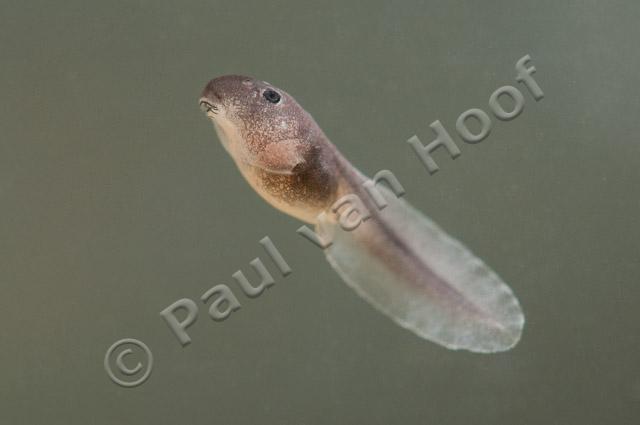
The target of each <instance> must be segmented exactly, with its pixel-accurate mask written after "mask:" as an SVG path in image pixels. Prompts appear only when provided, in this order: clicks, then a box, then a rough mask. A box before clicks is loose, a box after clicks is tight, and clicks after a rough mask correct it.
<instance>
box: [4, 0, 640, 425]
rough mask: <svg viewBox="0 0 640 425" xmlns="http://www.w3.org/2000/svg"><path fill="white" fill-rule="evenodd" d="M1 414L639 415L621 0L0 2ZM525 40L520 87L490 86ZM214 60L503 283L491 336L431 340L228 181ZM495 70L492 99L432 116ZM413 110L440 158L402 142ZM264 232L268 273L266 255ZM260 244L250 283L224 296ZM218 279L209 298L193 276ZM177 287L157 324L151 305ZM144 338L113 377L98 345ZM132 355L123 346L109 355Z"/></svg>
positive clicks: (20, 418) (636, 284)
mask: <svg viewBox="0 0 640 425" xmlns="http://www.w3.org/2000/svg"><path fill="white" fill-rule="evenodd" d="M0 10H1V13H0V35H1V37H0V40H2V41H1V42H0V46H1V47H2V57H3V62H2V66H1V67H0V77H1V78H0V81H2V87H3V90H2V102H1V105H2V111H1V115H0V116H1V117H2V118H0V120H1V122H2V127H1V128H2V139H1V140H0V202H1V205H2V209H1V211H2V220H1V221H0V240H1V241H2V242H1V243H0V253H1V254H2V257H1V258H2V262H1V263H0V289H1V290H2V301H0V318H1V319H2V324H3V326H2V330H0V345H1V348H0V364H1V365H2V366H0V372H1V375H0V376H1V377H2V379H1V380H0V422H2V423H7V424H41V423H47V424H76V423H77V424H114V423H117V424H129V423H130V424H134V423H135V424H141V423H153V424H164V423H167V424H168V423H189V424H204V423H221V424H222V423H229V424H256V423H264V424H344V423H354V424H358V423H369V424H390V423H391V424H396V423H397V424H430V423H436V424H439V423H443V424H469V423H479V424H520V423H527V424H529V423H540V424H543V423H544V424H556V423H557V424H602V423H615V424H632V423H636V422H637V421H638V417H639V415H640V363H639V358H640V357H639V354H640V314H639V313H638V311H639V310H638V306H637V304H638V301H639V300H640V281H639V278H640V261H639V249H638V240H640V222H639V221H638V217H639V213H640V203H639V201H638V196H637V193H638V184H639V183H640V147H639V146H640V145H639V140H638V124H637V122H638V120H637V115H638V113H639V112H640V98H639V97H638V95H637V92H638V83H639V81H638V77H637V75H638V67H639V66H640V56H639V55H638V53H637V50H638V49H637V41H638V39H639V36H640V31H638V25H637V18H638V17H639V16H640V6H638V5H637V4H636V3H635V2H632V1H626V2H613V3H611V2H609V3H607V4H604V3H602V2H595V1H585V2H574V1H571V2H562V3H558V2H551V1H544V2H527V3H525V2H522V3H521V4H516V3H514V2H513V1H510V2H507V1H494V2H492V3H491V4H486V3H483V4H479V3H477V2H471V1H467V2H462V1H453V2H442V3H436V2H421V1H410V2H404V3H403V4H392V3H391V2H383V1H375V2H366V3H365V2H352V3H349V4H344V2H337V1H336V2H331V3H324V4H319V3H313V2H311V3H308V4H301V3H300V2H295V1H279V2H270V3H268V4H267V3H266V2H259V1H254V2H235V3H227V2H218V1H210V2H180V3H175V4H158V2H150V1H140V2H117V3H113V2H101V3H100V2H94V3H92V4H89V3H87V2H79V1H75V2H64V3H55V4H54V3H47V2H41V3H40V4H38V3H37V2H31V3H29V4H26V3H25V4H14V5H8V4H6V5H3V6H1V7H0ZM526 54H529V55H531V57H532V62H531V64H532V65H534V66H535V67H536V69H537V72H536V73H535V74H533V76H534V78H535V79H536V81H537V82H538V84H539V85H540V87H541V89H542V90H543V91H544V98H543V99H542V100H540V101H538V102H536V101H535V100H534V99H533V97H532V96H531V94H530V92H529V91H527V89H526V88H525V86H524V85H523V84H522V83H518V82H516V79H515V78H516V70H515V68H514V65H515V63H516V61H517V60H518V59H519V58H521V57H522V56H524V55H526ZM228 73H241V74H248V75H252V76H255V77H258V78H261V79H264V80H266V81H269V82H271V83H273V84H275V85H277V86H279V87H282V88H284V89H286V90H287V91H288V92H290V93H291V94H292V95H294V96H295V97H296V98H297V99H298V101H299V102H300V103H301V104H302V105H303V106H304V107H305V108H306V109H307V110H308V111H309V112H311V113H312V114H313V115H314V117H315V118H316V120H317V121H318V123H319V124H320V126H321V127H322V128H323V129H324V131H325V132H326V133H327V135H328V136H329V137H330V138H331V139H332V141H333V142H334V143H335V144H336V145H338V146H339V148H340V149H341V150H342V151H343V152H344V154H345V155H346V156H347V157H348V158H349V159H350V160H352V162H353V163H354V164H355V165H356V166H358V167H359V168H360V169H362V170H363V171H365V172H367V173H369V174H373V173H375V172H376V171H377V170H380V169H385V168H386V169H390V170H392V171H393V172H394V173H395V174H396V175H397V176H398V178H399V179H400V181H401V182H402V183H403V185H404V186H405V189H406V192H407V195H406V196H407V198H408V199H409V200H410V201H411V202H412V203H413V204H414V205H416V206H417V207H419V208H420V209H421V210H423V211H425V212H426V213H427V214H428V215H429V216H430V217H431V218H433V219H434V220H435V221H436V222H438V223H439V224H440V225H441V226H443V227H444V228H445V229H447V230H448V231H449V232H450V233H451V234H453V235H454V236H456V237H457V238H459V239H461V240H462V241H464V242H465V243H466V244H467V245H468V246H469V247H470V248H472V249H473V251H474V252H476V253H477V254H478V255H479V256H481V257H482V258H483V259H485V260H486V261H487V262H488V263H489V264H490V265H491V266H492V267H493V268H494V269H495V270H496V271H498V273H499V274H500V275H501V276H502V277H503V278H504V279H505V280H506V281H507V282H508V283H509V284H510V286H511V287H512V288H513V289H514V291H515V292H516V294H517V295H518V297H519V299H520V302H521V303H522V306H523V309H524V311H525V314H526V317H527V325H526V327H525V332H524V335H523V338H522V341H521V342H520V344H519V345H518V346H517V347H516V348H515V349H514V350H512V351H509V352H507V353H503V354H497V355H478V354H471V353H465V352H454V351H449V350H446V349H444V348H441V347H439V346H436V345H435V344H432V343H429V342H426V341H423V340H420V339H418V338H417V337H415V336H414V335H413V334H411V333H409V332H407V331H405V330H402V329H400V328H399V327H397V326H396V325H394V324H393V323H392V322H391V321H389V320H388V319H387V318H385V317H384V316H382V315H381V314H379V313H377V312H376V311H375V310H373V309H372V308H370V307H369V306H368V305H367V304H366V303H365V302H363V301H362V300H361V299H360V298H358V297H357V296H356V295H355V294H354V293H353V292H352V291H351V290H350V289H349V288H347V287H346V286H345V285H344V284H343V283H342V281H341V280H340V278H339V277H338V276H337V275H336V274H335V272H334V271H333V270H332V269H331V268H330V267H329V266H328V265H327V263H326V261H325V260H324V257H323V255H322V252H321V251H320V250H319V249H318V248H317V247H315V246H314V245H312V244H311V243H309V242H308V241H307V240H305V239H303V238H301V237H300V236H299V235H297V234H296V232H295V230H296V229H297V228H298V227H299V225H300V223H299V222H297V221H296V220H294V219H291V218H289V217H286V216H284V215H283V214H281V213H279V212H277V211H275V210H274V209H273V208H271V207H270V206H268V205H267V204H265V203H264V202H263V201H262V200H261V199H259V198H258V196H256V195H255V193H254V192H253V191H252V190H251V189H250V188H249V187H248V185H247V184H246V183H245V182H244V181H243V180H242V178H241V177H240V175H239V173H238V172H237V170H236V168H235V166H234V165H233V163H232V161H231V159H230V158H229V157H228V155H227V154H226V153H225V152H224V150H223V148H222V147H221V146H220V144H219V142H218V140H217V139H216V136H215V134H214V132H213V129H212V126H211V124H210V122H208V120H206V118H204V117H203V115H202V113H201V112H200V111H199V110H198V105H197V99H198V95H199V93H200V90H201V89H202V87H203V86H204V84H205V83H206V82H207V81H208V80H209V79H210V78H212V77H214V76H218V75H223V74H228ZM504 85H513V86H516V87H518V88H519V89H520V90H521V91H522V92H523V94H524V100H525V105H524V111H523V112H522V114H521V115H520V116H518V117H517V118H515V119H513V120H511V121H507V122H502V121H498V120H496V119H495V118H494V119H493V121H492V124H493V126H492V131H491V134H490V135H489V136H488V137H487V138H486V139H485V140H484V141H482V142H481V143H478V144H473V145H472V144H466V143H464V142H463V141H462V140H461V139H460V138H459V137H458V136H457V135H456V132H455V122H456V119H457V117H458V116H459V115H460V114H461V113H462V112H464V111H466V110H468V109H469V108H474V107H476V108H481V109H483V110H485V111H487V112H488V111H489V110H490V109H489V106H488V100H489V96H490V95H491V93H493V91H494V90H495V89H497V88H498V87H501V86H504ZM435 120H440V121H441V122H442V124H443V125H444V126H445V128H447V130H448V131H449V132H450V133H451V134H452V136H453V137H454V139H455V141H456V143H457V144H458V146H459V147H460V149H461V151H462V154H461V156H460V157H459V158H457V159H456V160H455V161H453V160H451V159H450V158H449V157H448V155H447V153H446V152H445V151H439V152H437V153H436V154H435V158H436V160H437V162H438V165H439V166H440V171H439V172H438V173H437V174H435V175H429V173H428V172H427V171H426V170H425V169H424V167H423V165H422V164H421V163H420V161H419V159H418V158H417V157H416V156H415V154H414V152H413V151H412V150H411V147H410V146H409V145H408V144H407V143H406V141H407V139H409V138H410V137H411V136H413V135H417V136H418V137H419V138H420V139H421V140H422V141H423V142H425V143H427V142H428V141H430V140H432V139H433V138H434V137H435V136H434V134H433V132H432V130H431V129H430V128H429V124H431V123H432V122H433V121H435ZM264 236H269V237H270V239H271V240H272V241H273V242H274V244H275V245H276V246H277V248H278V250H279V251H280V252H281V253H282V255H283V257H284V259H285V260H286V262H287V263H288V264H289V265H290V266H291V269H292V272H291V274H290V275H288V276H287V277H283V276H282V274H280V273H279V271H278V268H277V267H276V266H275V265H274V263H272V262H269V261H270V260H269V257H268V256H267V255H266V253H265V251H264V249H263V247H262V246H261V245H260V244H259V241H260V240H261V239H262V238H263V237H264ZM257 256H260V257H261V258H263V259H264V260H265V264H267V265H268V267H269V268H270V270H271V271H272V274H273V276H274V279H275V281H276V283H275V285H274V286H273V287H272V288H270V289H269V290H267V291H266V292H265V293H264V294H262V295H260V296H259V297H257V298H253V299H249V298H247V297H245V296H243V295H242V293H241V292H240V291H239V290H238V288H237V286H234V285H235V283H234V281H233V279H232V277H231V275H232V274H233V273H234V272H236V271H237V270H238V269H242V270H244V271H245V273H246V274H247V276H251V277H252V278H253V275H252V274H251V273H253V272H252V271H251V269H250V266H249V262H250V261H251V260H252V259H254V258H255V257H257ZM218 284H226V285H228V286H229V287H230V288H232V290H233V291H234V292H235V293H236V294H237V295H238V299H239V301H240V303H241V304H242V307H241V309H239V310H237V311H236V312H234V313H233V314H232V315H231V316H230V318H229V319H228V320H226V321H222V322H214V321H212V320H211V319H210V318H209V317H208V315H207V308H208V305H205V304H204V303H202V301H200V297H201V295H202V294H203V293H205V291H207V290H208V289H209V288H211V287H213V286H215V285H218ZM183 298H189V299H191V300H193V301H194V302H195V303H196V305H197V306H198V307H199V315H198V319H197V321H196V322H195V323H194V324H193V325H192V326H191V327H189V328H188V333H189V335H190V337H191V343H190V344H189V345H187V346H186V347H183V346H182V345H181V344H180V342H179V341H178V340H177V339H176V337H175V336H174V335H173V334H172V333H171V331H170V329H169V328H168V326H167V325H166V323H165V322H164V321H163V320H162V318H161V317H160V315H159V313H160V311H161V310H163V309H164V308H166V307H167V306H169V305H170V304H171V303H173V302H175V301H176V300H179V299H183ZM127 337H130V338H136V339H139V340H141V341H143V342H144V343H145V344H147V345H148V347H149V349H150V350H151V351H152V352H153V357H154V364H153V372H152V373H151V376H150V377H149V379H148V380H147V381H146V382H145V383H143V384H142V385H141V386H139V387H137V388H122V387H120V386H118V385H116V384H114V383H113V382H112V381H111V380H110V379H109V377H108V376H107V374H106V372H105V368H104V365H103V359H104V356H105V352H106V350H107V349H108V348H109V346H110V345H111V344H113V343H114V342H115V341H117V340H119V339H122V338H127ZM124 362H125V363H126V364H127V365H128V366H129V367H130V368H133V367H134V366H135V365H136V362H137V360H136V359H135V355H134V354H132V355H131V356H128V357H124Z"/></svg>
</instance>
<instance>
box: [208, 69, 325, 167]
mask: <svg viewBox="0 0 640 425" xmlns="http://www.w3.org/2000/svg"><path fill="white" fill-rule="evenodd" d="M200 106H201V108H202V109H203V111H205V112H206V113H207V115H208V116H209V117H210V118H211V119H212V120H213V122H214V124H216V129H217V130H218V132H219V133H221V132H222V133H223V134H222V135H221V139H225V138H226V139H234V142H230V143H232V144H233V143H235V144H237V145H240V146H234V147H230V146H227V144H225V147H227V150H230V148H231V149H233V152H232V151H231V150H230V153H232V155H234V156H236V159H239V158H237V156H240V157H241V158H240V159H244V160H246V161H247V162H250V163H252V165H255V166H258V167H261V168H264V169H270V170H274V171H279V170H284V171H286V170H289V169H293V168H294V167H295V166H296V165H297V163H298V162H299V161H301V160H302V159H301V156H303V155H304V153H305V150H306V146H305V144H306V143H307V142H308V141H309V140H310V139H311V138H312V137H314V136H315V135H317V133H318V131H319V128H318V126H317V124H316V123H315V121H314V120H313V118H312V117H311V116H310V115H309V114H308V113H307V112H306V111H305V110H304V109H303V108H302V107H301V106H300V105H299V104H298V103H297V102H296V101H295V99H294V98H293V97H291V96H290V95H289V94H288V93H286V92H285V91H284V90H281V89H279V88H276V87H273V86H272V85H270V84H269V83H266V82H264V81H260V80H256V79H254V78H250V77H244V76H240V75H226V76H223V77H218V78H215V79H213V80H211V81H210V82H209V83H208V84H207V85H206V87H205V88H204V90H203V91H202V95H201V98H200ZM225 134H226V136H225ZM229 134H233V137H231V136H230V135H229ZM223 143H224V142H223ZM276 144H279V146H277V145H276ZM285 146H286V149H285ZM284 150H286V153H287V154H288V155H283V154H282V153H283V151H284ZM276 153H277V155H276ZM276 157H277V158H276Z"/></svg>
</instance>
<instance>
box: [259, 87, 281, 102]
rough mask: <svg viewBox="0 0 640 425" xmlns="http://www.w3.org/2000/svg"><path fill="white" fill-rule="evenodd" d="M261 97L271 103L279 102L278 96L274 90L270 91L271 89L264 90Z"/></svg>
mask: <svg viewBox="0 0 640 425" xmlns="http://www.w3.org/2000/svg"><path fill="white" fill-rule="evenodd" d="M262 95H263V96H264V98H265V99H267V100H268V101H269V102H271V103H278V102H280V95H279V94H278V92H277V91H275V90H271V89H268V90H265V91H264V93H262Z"/></svg>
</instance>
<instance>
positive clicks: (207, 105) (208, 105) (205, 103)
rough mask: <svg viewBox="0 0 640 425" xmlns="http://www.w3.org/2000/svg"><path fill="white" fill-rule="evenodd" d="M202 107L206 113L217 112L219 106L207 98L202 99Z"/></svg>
mask: <svg viewBox="0 0 640 425" xmlns="http://www.w3.org/2000/svg"><path fill="white" fill-rule="evenodd" d="M200 109H201V110H202V112H204V113H205V114H217V113H218V107H217V106H216V105H214V104H213V103H211V102H209V101H208V100H206V99H200Z"/></svg>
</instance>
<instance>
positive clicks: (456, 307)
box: [200, 75, 524, 352]
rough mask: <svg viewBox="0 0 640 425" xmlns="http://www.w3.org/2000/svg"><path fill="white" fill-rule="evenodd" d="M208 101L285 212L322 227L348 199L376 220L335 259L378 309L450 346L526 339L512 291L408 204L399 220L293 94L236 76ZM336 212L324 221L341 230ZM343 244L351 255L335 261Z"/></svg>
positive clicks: (347, 235)
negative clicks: (357, 202) (378, 202)
mask: <svg viewBox="0 0 640 425" xmlns="http://www.w3.org/2000/svg"><path fill="white" fill-rule="evenodd" d="M271 90H273V91H276V92H277V93H278V94H279V100H276V101H273V102H271V101H269V98H270V96H269V93H267V95H266V96H265V91H271ZM272 99H273V98H272ZM200 105H201V107H203V109H204V110H205V111H206V113H207V115H208V116H209V117H210V118H211V119H212V121H213V123H214V126H215V129H216V131H217V133H218V136H219V137H220V140H221V142H222V144H223V145H224V147H225V149H226V150H227V151H228V152H229V154H230V155H231V156H232V158H233V159H234V161H235V163H236V165H237V166H238V168H239V170H240V171H241V173H242V174H243V176H244V177H245V178H246V180H247V181H248V182H249V184H250V185H251V186H252V187H253V188H254V189H255V190H256V192H258V193H259V194H260V195H261V196H262V197H263V198H264V199H265V200H267V201H268V202H269V203H270V204H272V205H273V206H274V207H276V208H278V209H279V210H281V211H283V212H285V213H287V214H290V215H292V216H294V217H297V218H299V219H301V220H303V221H306V222H308V223H313V224H318V215H319V214H320V213H322V212H326V211H328V210H329V209H330V208H331V206H332V205H334V202H336V201H337V200H339V199H340V198H341V197H342V196H344V195H347V194H350V195H351V194H352V195H356V197H357V198H359V199H360V201H361V202H362V203H363V204H364V206H365V208H367V209H368V212H369V213H371V219H370V220H367V221H366V224H365V225H363V226H361V227H359V228H358V229H357V230H355V231H352V232H342V233H340V234H341V235H343V236H342V239H343V240H342V242H336V243H335V244H334V245H333V247H332V248H329V249H328V250H327V251H326V253H327V257H328V258H329V260H330V262H331V264H332V266H333V267H334V268H335V269H336V270H337V271H338V273H339V274H340V275H341V276H342V278H343V279H344V280H345V281H346V282H347V283H349V285H350V286H353V287H354V288H357V289H356V291H357V292H358V293H359V294H360V295H361V296H363V297H364V298H365V299H367V300H368V301H370V302H371V303H372V304H373V305H374V306H376V308H378V309H380V310H381V311H383V312H385V313H386V314H388V315H389V316H390V317H392V318H393V319H394V320H395V321H396V322H397V323H398V324H399V325H400V326H403V327H406V328H408V329H411V330H412V331H413V332H415V333H416V334H418V335H420V336H421V337H423V338H427V339H431V340H434V341H436V342H439V343H441V344H443V345H445V346H447V347H449V348H454V349H458V348H466V349H469V350H472V351H478V352H495V351H502V350H506V349H509V348H511V347H512V346H513V345H514V344H515V343H517V341H518V340H519V338H520V333H521V331H522V325H523V324H524V316H523V315H522V312H521V309H520V307H519V304H518V301H517V299H516V298H515V297H514V296H513V293H512V292H511V290H510V289H509V288H508V286H506V284H504V282H502V281H501V280H500V279H499V278H497V276H496V277H494V275H495V274H494V273H493V272H492V271H491V270H490V269H488V268H487V267H486V266H485V265H484V264H483V263H482V262H481V261H480V260H479V259H477V258H476V257H474V256H473V255H472V254H471V253H469V252H468V251H467V250H466V249H465V248H463V247H462V246H461V245H460V244H459V243H458V242H456V241H455V240H453V239H451V238H450V237H449V236H447V235H446V234H445V233H444V232H443V231H442V230H441V229H438V228H437V227H436V226H435V225H433V224H432V223H431V222H430V221H429V220H428V219H427V218H426V217H420V216H419V214H418V213H417V212H412V210H411V209H410V207H409V206H408V204H402V203H396V204H394V205H395V206H396V210H397V211H402V212H403V213H402V214H399V215H398V216H396V219H397V217H400V221H397V220H396V221H394V220H393V217H394V216H393V215H391V216H386V217H385V216H384V213H383V212H382V211H381V210H379V209H378V208H377V207H376V205H375V204H374V203H373V200H372V198H371V197H370V196H369V195H368V194H367V193H366V191H365V189H364V187H363V182H365V181H366V177H365V176H364V175H362V174H361V173H360V172H359V171H358V170H357V169H356V168H355V167H354V166H353V165H351V163H350V162H349V161H348V160H347V159H345V158H344V157H343V156H342V155H341V154H340V152H339V151H338V150H337V149H336V147H335V146H334V145H333V144H332V143H331V142H330V141H329V140H328V139H327V137H326V136H325V135H324V133H323V132H322V130H321V129H320V127H319V126H318V125H317V124H316V122H315V121H314V119H313V118H312V117H311V115H309V114H308V113H307V112H306V111H305V110H304V109H303V108H302V107H301V106H300V105H299V104H298V103H297V102H296V101H295V100H294V99H293V98H292V97H291V96H290V95H288V94H287V93H286V92H284V91H283V90H280V89H277V88H275V87H273V86H271V85H270V84H268V83H266V82H264V81H258V80H255V79H252V78H248V77H242V76H238V75H230V76H224V77H219V78H216V79H214V80H211V81H210V82H209V84H207V86H206V87H205V89H204V91H203V92H202V97H201V98H200ZM334 208H335V206H334ZM390 209H392V208H387V210H385V211H386V212H389V210H390ZM333 212H335V211H333ZM336 216H337V214H326V215H324V217H325V219H326V218H327V217H329V219H331V220H332V221H333V223H334V224H335V223H336V221H335V220H336ZM335 228H336V229H337V226H335ZM345 247H346V249H343V250H341V248H345ZM333 248H337V252H339V253H342V255H338V256H337V257H336V256H333V254H332V252H334V251H335V250H334V251H331V252H329V250H331V249H333ZM425 248H426V249H427V250H431V251H432V252H433V253H436V254H435V255H433V257H434V258H435V259H434V260H432V259H431V258H426V257H425V256H424V253H423V252H422V251H424V250H425ZM448 255H455V256H456V257H459V258H461V259H463V262H461V263H460V264H458V263H454V262H453V261H450V260H449V259H450V257H448ZM343 261H344V263H342V262H343ZM433 263H436V264H437V267H435V268H434V267H433V265H432V264H433ZM338 264H346V267H344V266H342V267H341V266H337V265H338ZM376 267H377V268H376ZM371 270H378V272H377V273H375V274H373V275H371V274H369V273H370V272H371ZM372 282H373V285H372ZM372 288H373V289H372ZM477 288H481V289H477ZM434 311H435V312H437V314H435V313H433V312H434ZM505 312H506V313H505ZM507 313H509V314H507ZM459 318H462V319H459Z"/></svg>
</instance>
